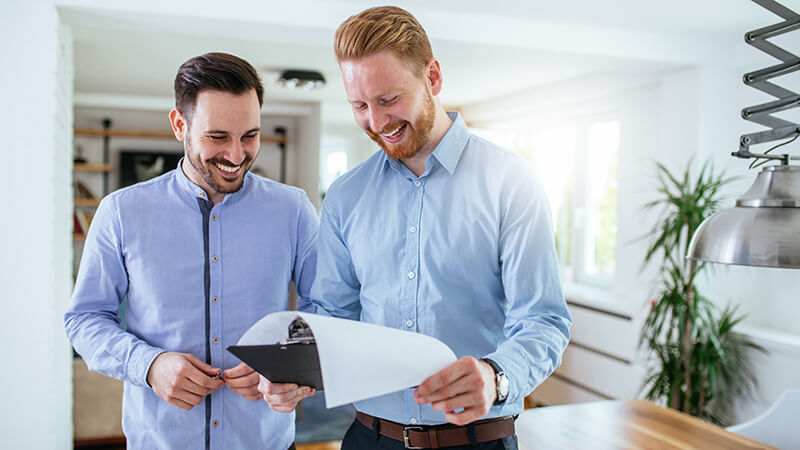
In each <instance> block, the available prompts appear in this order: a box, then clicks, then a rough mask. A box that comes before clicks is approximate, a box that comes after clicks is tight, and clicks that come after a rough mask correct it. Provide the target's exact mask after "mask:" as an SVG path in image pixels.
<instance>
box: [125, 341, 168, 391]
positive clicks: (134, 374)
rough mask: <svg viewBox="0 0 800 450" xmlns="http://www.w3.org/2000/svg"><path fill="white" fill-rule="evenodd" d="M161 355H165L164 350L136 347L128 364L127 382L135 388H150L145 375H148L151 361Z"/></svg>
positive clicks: (145, 346) (146, 346)
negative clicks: (135, 386)
mask: <svg viewBox="0 0 800 450" xmlns="http://www.w3.org/2000/svg"><path fill="white" fill-rule="evenodd" d="M162 353H165V350H162V349H160V348H156V347H151V346H149V345H146V344H143V345H140V346H139V347H137V348H136V350H134V351H133V354H132V355H131V359H130V363H129V364H128V377H127V379H128V381H129V382H130V383H133V384H135V385H137V386H141V387H150V383H148V382H147V374H148V373H150V366H152V365H153V361H155V359H156V357H157V356H158V355H160V354H162Z"/></svg>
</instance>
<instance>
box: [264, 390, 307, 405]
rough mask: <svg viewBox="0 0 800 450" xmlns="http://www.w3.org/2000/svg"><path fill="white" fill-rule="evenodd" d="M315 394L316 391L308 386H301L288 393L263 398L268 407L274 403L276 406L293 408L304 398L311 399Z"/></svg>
mask: <svg viewBox="0 0 800 450" xmlns="http://www.w3.org/2000/svg"><path fill="white" fill-rule="evenodd" d="M315 392H316V391H315V390H314V389H312V388H310V387H308V386H303V387H300V388H297V389H295V390H293V391H290V392H284V393H282V394H273V395H267V396H265V397H266V399H267V403H269V404H270V405H272V404H273V403H274V404H276V405H287V406H291V407H292V408H294V406H295V405H297V402H299V401H300V400H302V399H304V398H307V397H311V396H312V395H314V393H315Z"/></svg>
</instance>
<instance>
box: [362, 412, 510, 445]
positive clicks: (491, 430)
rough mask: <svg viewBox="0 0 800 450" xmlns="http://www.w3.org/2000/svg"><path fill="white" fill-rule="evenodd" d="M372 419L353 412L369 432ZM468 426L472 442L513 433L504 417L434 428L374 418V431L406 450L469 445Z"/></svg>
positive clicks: (495, 438)
mask: <svg viewBox="0 0 800 450" xmlns="http://www.w3.org/2000/svg"><path fill="white" fill-rule="evenodd" d="M373 419H374V417H372V416H370V415H369V414H365V413H362V412H360V411H357V412H356V420H358V421H359V422H361V424H362V425H364V426H365V427H367V428H369V429H370V430H372V429H373V428H372V422H373ZM470 427H474V430H475V434H474V439H475V442H478V443H480V442H489V441H495V440H497V439H502V438H504V437H507V436H512V435H513V434H514V418H513V417H511V416H506V417H498V418H495V419H485V420H479V421H477V422H473V423H471V424H470V425H465V426H462V427H460V426H457V425H450V424H444V425H434V426H416V425H403V424H399V423H396V422H390V421H388V420H384V419H380V418H379V419H378V432H379V433H380V434H381V435H383V436H386V437H388V438H392V439H395V440H398V441H401V442H403V443H404V444H405V446H406V448H441V447H451V446H454V445H469V444H470V443H471V441H470V431H469V428H470Z"/></svg>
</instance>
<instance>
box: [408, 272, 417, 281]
mask: <svg viewBox="0 0 800 450" xmlns="http://www.w3.org/2000/svg"><path fill="white" fill-rule="evenodd" d="M415 276H417V275H416V274H415V273H414V272H408V279H409V280H413V279H414V277H415Z"/></svg>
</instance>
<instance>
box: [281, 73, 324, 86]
mask: <svg viewBox="0 0 800 450" xmlns="http://www.w3.org/2000/svg"><path fill="white" fill-rule="evenodd" d="M276 84H277V85H278V86H282V87H285V88H288V89H306V90H311V89H318V88H321V87H322V86H325V77H324V76H322V74H321V73H319V72H317V71H316V70H294V69H292V70H284V71H283V72H282V73H281V76H280V78H278V81H277V82H276Z"/></svg>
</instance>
